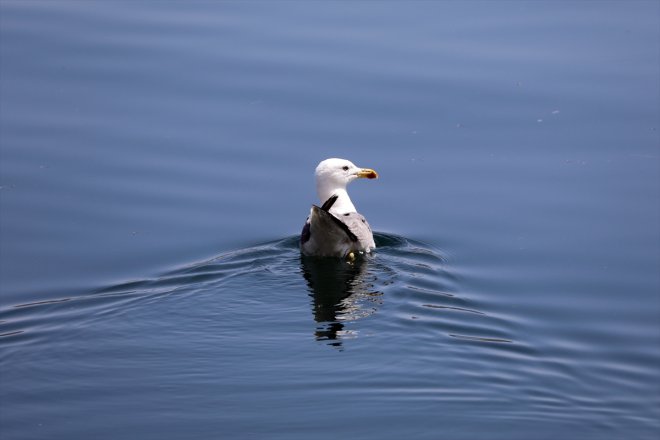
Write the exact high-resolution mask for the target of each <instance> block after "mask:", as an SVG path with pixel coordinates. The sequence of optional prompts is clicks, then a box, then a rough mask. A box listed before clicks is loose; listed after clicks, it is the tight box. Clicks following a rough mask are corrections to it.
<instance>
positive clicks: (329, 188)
mask: <svg viewBox="0 0 660 440" xmlns="http://www.w3.org/2000/svg"><path fill="white" fill-rule="evenodd" d="M360 177H364V178H367V179H375V178H377V177H378V174H377V173H376V172H375V171H374V170H372V169H369V168H358V167H357V166H355V165H354V164H353V163H352V162H350V161H348V160H344V159H326V160H324V161H322V162H321V163H319V165H318V166H317V167H316V191H317V192H318V195H319V199H320V200H321V202H323V205H322V206H321V207H320V208H319V207H318V206H316V205H313V206H312V210H311V212H310V214H309V217H308V218H307V221H306V222H305V226H304V227H303V230H302V234H301V235H300V249H301V251H302V253H303V254H305V255H313V256H319V257H340V258H341V257H346V256H348V257H350V258H353V257H354V256H355V253H356V252H370V251H371V250H372V249H374V248H375V247H376V244H375V243H374V237H373V234H372V232H371V228H370V227H369V224H368V223H367V220H366V219H365V218H364V216H363V215H361V214H358V212H357V211H356V209H355V206H354V205H353V202H351V198H350V197H349V196H348V193H347V192H346V185H348V184H349V183H350V182H352V181H353V180H355V179H357V178H360Z"/></svg>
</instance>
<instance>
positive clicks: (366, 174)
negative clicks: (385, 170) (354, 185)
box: [357, 168, 378, 179]
mask: <svg viewBox="0 0 660 440" xmlns="http://www.w3.org/2000/svg"><path fill="white" fill-rule="evenodd" d="M357 176H358V177H363V178H365V179H378V173H377V172H375V171H374V170H372V169H371V168H362V169H361V170H360V171H358V173H357Z"/></svg>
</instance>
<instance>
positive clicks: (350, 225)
mask: <svg viewBox="0 0 660 440" xmlns="http://www.w3.org/2000/svg"><path fill="white" fill-rule="evenodd" d="M337 218H338V219H339V220H340V221H341V222H342V223H343V224H344V225H346V228H347V229H348V230H349V231H351V233H353V235H355V236H356V237H357V241H359V242H360V245H361V247H363V248H365V249H366V248H372V249H373V248H375V247H376V244H375V243H374V235H373V233H372V232H371V227H370V226H369V223H367V219H366V218H364V216H363V215H362V214H359V213H357V212H349V213H347V214H344V215H340V216H338V217H337Z"/></svg>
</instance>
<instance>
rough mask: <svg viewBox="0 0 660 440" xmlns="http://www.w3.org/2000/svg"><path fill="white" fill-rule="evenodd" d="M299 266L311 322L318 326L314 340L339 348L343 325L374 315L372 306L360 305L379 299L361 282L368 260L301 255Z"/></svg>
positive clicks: (364, 282)
mask: <svg viewBox="0 0 660 440" xmlns="http://www.w3.org/2000/svg"><path fill="white" fill-rule="evenodd" d="M301 263H302V266H301V269H302V274H303V276H304V277H305V280H306V281H307V286H308V288H309V292H310V296H311V297H312V299H313V302H312V312H313V314H314V321H316V322H317V323H318V324H319V326H318V327H317V328H316V332H315V335H316V338H317V339H318V340H329V341H333V342H331V345H335V346H340V345H341V341H340V340H341V336H342V335H343V333H344V324H343V322H346V321H352V320H354V319H358V318H360V317H363V316H366V315H369V314H371V313H373V311H374V310H373V308H372V307H365V305H364V304H361V303H362V302H363V301H373V299H372V298H379V297H380V293H379V292H372V291H370V288H371V286H370V285H368V284H367V283H366V280H365V279H364V278H365V275H366V273H367V272H366V268H367V264H368V261H367V260H366V259H359V260H356V261H354V262H347V261H342V260H337V259H331V258H313V257H305V256H303V257H302V259H301ZM372 306H373V305H372Z"/></svg>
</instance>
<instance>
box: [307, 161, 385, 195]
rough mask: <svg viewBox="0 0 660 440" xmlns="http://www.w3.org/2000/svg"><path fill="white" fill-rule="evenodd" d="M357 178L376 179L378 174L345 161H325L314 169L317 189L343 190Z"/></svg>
mask: <svg viewBox="0 0 660 440" xmlns="http://www.w3.org/2000/svg"><path fill="white" fill-rule="evenodd" d="M358 178H366V179H377V178H378V173H376V172H375V171H374V170H372V169H370V168H360V167H358V166H356V165H355V164H354V163H353V162H351V161H350V160H346V159H335V158H332V159H326V160H324V161H322V162H321V163H319V165H318V166H317V167H316V185H317V186H318V187H319V188H321V187H324V188H327V189H330V188H336V189H345V188H346V185H348V184H349V183H351V182H352V181H353V180H355V179H358Z"/></svg>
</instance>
